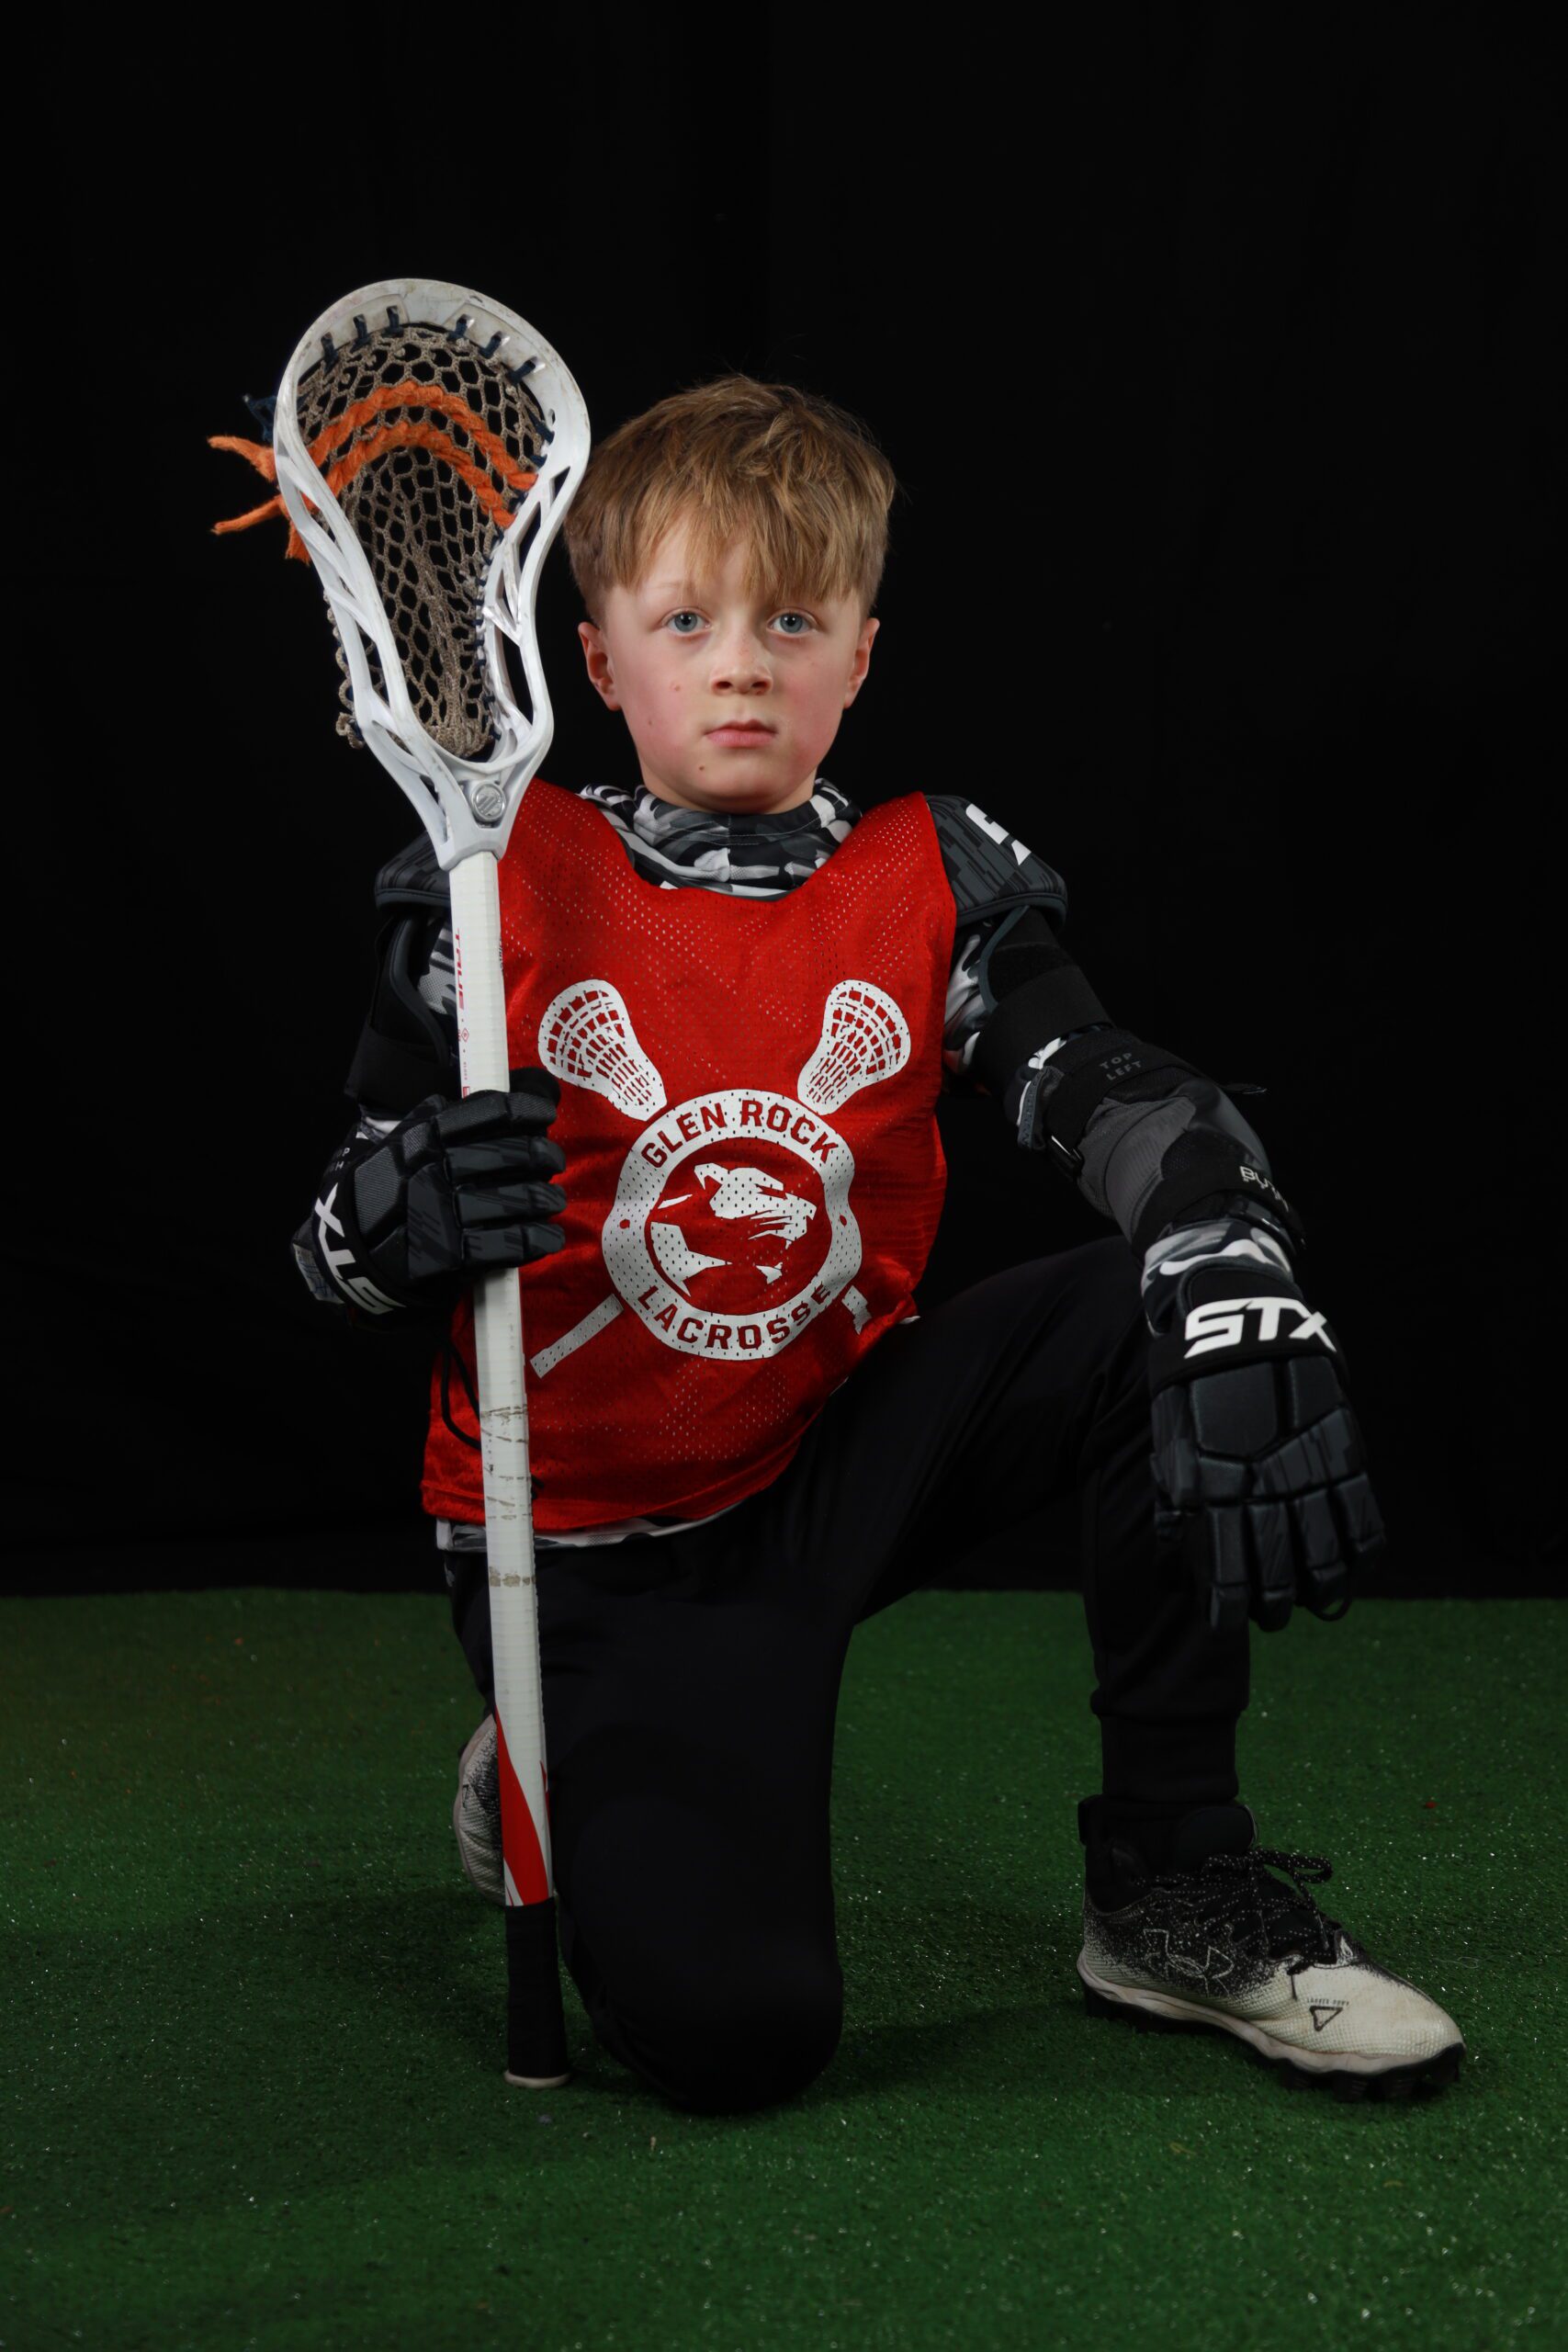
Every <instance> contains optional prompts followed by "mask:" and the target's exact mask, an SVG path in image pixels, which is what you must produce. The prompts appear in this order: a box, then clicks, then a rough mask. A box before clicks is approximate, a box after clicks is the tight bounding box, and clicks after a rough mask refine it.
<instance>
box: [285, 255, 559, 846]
mask: <svg viewBox="0 0 1568 2352" xmlns="http://www.w3.org/2000/svg"><path fill="white" fill-rule="evenodd" d="M588 452H589V431H588V412H587V410H586V408H585V407H584V406H583V402H582V395H581V392H580V391H579V390H578V389H577V386H576V384H575V383H574V382H573V380H572V379H571V376H570V373H569V371H568V369H567V368H566V366H565V364H564V363H563V361H562V360H561V359H560V358H559V356H558V355H557V353H556V352H554V351H552V349H551V348H550V346H549V345H548V344H547V343H546V341H545V340H544V338H543V336H542V335H540V334H536V331H535V330H534V328H532V327H531V326H529V325H528V324H527V323H526V322H525V320H523V319H520V318H519V317H518V316H517V315H516V313H515V311H508V310H503V309H502V305H501V304H500V303H499V302H491V301H489V300H486V298H485V297H484V296H483V295H480V294H475V293H471V292H469V291H468V289H467V288H463V287H460V286H447V285H444V284H441V283H439V282H438V281H436V280H434V279H431V278H420V277H396V278H387V279H385V280H383V281H382V283H381V284H379V285H377V286H365V287H361V288H360V289H359V291H358V292H357V293H355V294H347V295H344V298H343V300H341V301H339V302H334V303H333V307H332V308H331V310H330V311H324V312H323V313H322V315H321V317H320V318H319V319H318V320H317V321H316V322H315V324H314V325H313V326H312V327H311V328H310V331H309V333H308V334H305V335H304V336H303V337H302V338H301V340H300V343H299V348H298V349H297V350H296V352H295V354H294V356H293V357H292V359H290V361H289V363H288V368H287V369H286V370H285V373H284V378H283V382H282V385H281V387H280V388H279V390H278V395H277V406H276V414H275V417H274V422H273V450H272V455H273V458H274V460H275V462H276V479H277V486H278V490H279V492H280V493H281V495H282V498H283V503H284V505H285V507H286V509H287V511H288V518H289V521H290V523H291V525H292V526H293V529H294V531H295V532H296V533H298V535H299V539H300V541H301V542H302V543H303V547H304V550H305V552H306V553H307V554H308V556H309V557H310V561H311V562H312V563H313V564H314V565H315V568H316V573H317V576H318V578H319V579H320V581H321V587H322V589H323V591H324V593H325V595H326V599H327V604H328V605H329V607H330V609H331V613H332V618H333V628H334V630H335V632H336V635H337V639H338V644H339V648H340V655H339V658H340V661H341V662H342V663H343V666H344V671H345V673H346V676H345V687H344V704H345V711H344V718H340V719H339V721H338V724H339V727H340V729H343V730H344V732H345V733H347V734H349V736H350V738H351V740H355V739H357V740H360V741H364V742H366V743H368V744H369V746H370V748H371V750H372V751H373V752H375V754H376V756H377V758H378V760H379V761H380V762H381V763H382V765H383V766H384V767H385V768H387V769H388V770H389V772H390V773H391V775H394V776H395V777H396V778H397V780H398V782H399V784H400V786H402V788H403V790H404V792H406V793H407V795H408V797H409V798H410V799H411V800H412V803H413V805H414V807H415V808H416V809H418V811H419V814H420V819H421V820H422V822H423V825H424V827H425V830H426V831H427V832H428V833H429V835H430V839H431V842H432V844H433V846H434V850H435V854H436V855H437V857H438V858H439V859H440V862H441V865H442V866H443V867H444V868H445V869H447V870H449V869H450V868H451V867H452V866H454V865H456V864H457V862H458V860H459V859H461V858H464V857H468V856H470V855H471V854H473V853H474V852H475V851H476V850H479V849H485V850H489V851H491V853H492V854H494V855H495V856H497V857H500V856H501V855H502V853H503V852H504V850H505V848H506V844H507V841H508V839H509V837H510V835H511V831H512V825H513V819H514V818H515V816H516V813H517V808H518V804H519V802H520V801H521V799H522V797H523V793H524V790H525V787H526V786H527V783H528V780H529V778H530V777H531V776H532V775H534V773H535V772H536V769H537V767H538V765H539V763H540V762H541V761H542V760H543V758H544V756H545V753H546V752H547V750H548V749H549V742H550V735H551V731H552V727H553V720H552V716H551V711H550V703H549V695H548V693H547V689H546V685H545V676H544V671H543V669H542V667H541V665H540V662H539V655H538V648H537V646H536V642H535V636H534V608H535V602H536V596H537V594H538V580H539V569H540V566H541V565H542V563H543V561H544V559H545V555H546V553H547V549H548V548H549V545H550V542H551V540H552V539H553V538H554V537H555V535H556V533H557V531H558V529H559V528H560V526H561V523H562V521H563V520H564V518H565V515H566V510H567V508H568V506H569V505H570V503H571V499H572V495H573V492H575V491H576V488H577V485H578V483H579V481H581V477H582V471H583V468H584V467H585V465H586V464H587V461H588Z"/></svg>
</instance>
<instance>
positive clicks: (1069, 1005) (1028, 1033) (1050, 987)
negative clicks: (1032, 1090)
mask: <svg viewBox="0 0 1568 2352" xmlns="http://www.w3.org/2000/svg"><path fill="white" fill-rule="evenodd" d="M1035 953H1036V955H1038V956H1050V957H1051V958H1052V959H1053V960H1052V962H1051V963H1050V965H1049V967H1048V968H1046V969H1045V970H1043V971H1041V972H1039V973H1037V974H1036V976H1035V978H1033V979H1031V980H1025V981H1024V983H1023V986H1022V987H1021V988H1019V989H1014V990H1013V992H1012V994H1011V995H1010V996H1006V997H1004V998H1003V999H1002V1001H1001V1002H1000V1003H999V1004H998V1007H997V1009H996V1011H995V1012H993V1013H992V1015H991V1017H990V1019H989V1020H988V1021H987V1023H986V1025H985V1027H984V1028H983V1029H982V1030H981V1032H980V1035H979V1036H978V1037H977V1038H976V1041H975V1054H974V1061H973V1068H974V1069H975V1070H976V1072H977V1073H978V1075H979V1076H980V1078H981V1079H983V1080H984V1081H985V1084H986V1087H987V1091H989V1092H990V1093H992V1094H995V1095H996V1096H998V1098H1000V1097H1001V1096H1002V1095H1004V1094H1005V1093H1006V1092H1007V1090H1008V1088H1009V1087H1010V1085H1011V1083H1012V1080H1013V1078H1014V1076H1015V1075H1016V1073H1017V1071H1018V1069H1019V1066H1020V1064H1021V1063H1022V1062H1026V1061H1027V1060H1028V1059H1029V1057H1030V1056H1031V1054H1037V1053H1038V1052H1039V1051H1040V1048H1041V1046H1048V1045H1049V1044H1050V1043H1051V1040H1052V1038H1053V1037H1065V1036H1066V1035H1067V1032H1068V1031H1069V1030H1071V1029H1087V1028H1089V1026H1090V1025H1091V1023H1094V1022H1097V1021H1109V1020H1110V1018H1111V1015H1110V1014H1109V1013H1108V1012H1106V1010H1105V1007H1104V1006H1103V1005H1102V1004H1101V1003H1100V999H1099V998H1098V997H1097V996H1096V994H1095V992H1094V990H1093V989H1092V988H1091V987H1090V986H1089V981H1088V980H1087V979H1086V978H1084V975H1083V974H1082V972H1081V971H1080V970H1079V969H1078V967H1077V964H1075V963H1074V961H1073V959H1072V957H1071V956H1069V955H1068V954H1067V951H1066V948H1065V947H1055V946H1053V947H1050V948H1038V949H1036V950H1035ZM1053 1058H1055V1057H1053Z"/></svg>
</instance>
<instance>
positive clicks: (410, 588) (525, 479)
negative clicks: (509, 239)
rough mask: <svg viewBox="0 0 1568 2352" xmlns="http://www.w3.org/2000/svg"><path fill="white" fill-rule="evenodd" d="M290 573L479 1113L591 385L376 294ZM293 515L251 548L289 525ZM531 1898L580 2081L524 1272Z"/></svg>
mask: <svg viewBox="0 0 1568 2352" xmlns="http://www.w3.org/2000/svg"><path fill="white" fill-rule="evenodd" d="M220 446H228V447H240V448H241V450H242V452H243V454H244V455H245V456H247V457H248V458H250V459H251V461H252V463H253V464H254V465H255V466H256V468H257V470H258V471H260V472H262V473H263V474H265V475H266V476H267V478H268V479H270V480H274V481H276V484H277V488H278V492H279V500H280V502H281V511H283V512H286V513H287V515H288V522H289V526H290V530H289V549H290V552H300V553H303V554H304V555H305V556H307V557H308V558H309V559H310V561H311V563H313V564H314V566H315V568H316V572H317V576H318V578H319V580H320V582H321V588H322V591H323V593H324V594H325V596H326V599H327V604H328V606H329V609H330V612H331V615H332V620H333V628H334V631H335V633H336V636H337V640H338V646H339V660H340V664H341V666H342V667H343V668H344V672H345V683H344V716H343V717H342V718H340V719H339V722H338V724H339V727H340V729H344V731H347V732H349V733H350V735H351V740H355V739H357V740H358V741H363V742H366V743H368V744H369V746H370V748H371V750H372V751H373V752H375V753H376V755H377V757H378V760H379V761H380V762H381V763H382V765H383V766H385V767H386V768H387V769H388V770H389V773H390V774H391V775H393V776H395V777H396V779H397V781H398V783H399V784H400V786H401V787H402V789H403V791H404V792H405V793H406V794H407V795H408V797H409V798H410V800H411V801H412V804H413V806H414V808H415V809H417V810H418V812H419V816H420V820H421V822H422V823H423V825H424V827H425V830H426V831H427V832H428V833H429V836H430V840H431V842H432V845H433V847H434V851H435V854H436V855H437V857H438V858H439V860H440V862H441V865H442V866H443V868H444V869H445V870H446V875H447V878H448V883H449V886H450V889H451V900H452V930H453V939H454V961H455V964H456V967H457V1035H458V1045H459V1051H460V1055H461V1070H462V1085H463V1091H464V1093H465V1094H470V1093H473V1092H475V1091H477V1090H479V1089H481V1088H494V1089H496V1090H497V1091H505V1090H506V1088H507V1086H508V1085H509V1083H510V1076H509V1056H508V1051H507V1038H506V1007H505V995H504V989H503V983H502V964H501V922H500V900H499V893H498V888H497V860H498V859H499V858H500V857H501V856H502V854H503V853H504V851H505V848H506V844H507V842H508V840H509V838H510V836H511V831H512V826H513V820H514V819H515V817H516V813H517V809H518V806H519V804H520V803H521V800H522V797H523V794H524V792H525V789H526V787H527V785H528V783H529V780H530V778H531V777H532V776H533V775H535V774H536V770H537V769H538V766H539V763H540V762H541V761H542V760H543V758H544V756H545V753H546V752H547V749H548V747H549V741H550V735H551V731H552V718H551V712H550V704H549V696H548V694H547V690H546V685H545V679H544V673H543V670H542V667H541V665H540V662H539V655H538V648H537V644H536V637H535V628H534V611H535V603H536V595H537V590H538V576H539V570H540V566H541V564H542V562H543V560H544V557H545V554H546V552H547V549H548V548H549V546H550V544H551V542H552V541H553V539H554V537H555V535H556V533H557V531H558V529H559V527H560V525H561V523H562V521H563V519H564V517H565V515H566V510H567V507H568V506H569V504H570V501H571V498H572V495H573V492H575V490H576V488H577V485H578V482H579V481H581V475H582V469H583V468H584V466H585V465H586V463H587V459H588V451H589V428H588V414H587V411H586V409H585V407H584V405H583V401H582V396H581V393H580V391H579V390H578V388H577V386H576V384H575V382H574V381H573V380H572V378H571V376H570V372H569V370H568V369H567V368H566V366H565V364H564V363H563V362H562V360H561V359H560V358H559V356H558V354H557V353H556V352H554V351H553V350H552V349H551V348H550V346H549V345H548V344H547V343H546V342H545V341H544V339H543V337H542V336H540V335H539V334H536V331H535V330H534V329H533V328H532V327H531V326H529V325H528V324H527V323H526V322H525V321H524V320H522V319H520V318H519V317H517V315H516V314H515V313H514V312H513V311H508V310H505V309H503V308H502V305H501V304H499V303H496V302H492V301H489V300H486V299H485V298H484V297H483V296H481V295H479V294H476V293H473V292H471V291H469V290H468V289H467V288H462V287H457V286H450V285H446V284H442V283H439V282H436V281H434V280H429V279H422V278H397V279H389V280H387V281H385V282H384V283H382V284H380V285H378V286H368V287H364V288H360V290H359V291H358V292H357V293H354V294H350V295H347V296H345V297H344V300H342V301H340V302H337V303H334V304H333V308H332V309H331V310H330V311H326V312H324V313H323V315H322V316H321V318H319V319H318V320H317V321H316V322H315V324H314V325H313V326H312V327H311V328H310V331H309V333H308V334H306V335H305V336H304V337H303V338H302V339H301V341H300V343H299V347H298V349H297V350H296V352H295V354H294V356H293V358H292V359H291V360H290V361H289V364H288V368H287V370H286V371H285V374H284V378H283V382H282V385H281V387H280V389H279V391H278V395H277V402H276V412H275V415H274V421H273V443H272V447H271V448H270V449H266V448H265V447H258V446H256V445H250V444H235V443H232V442H230V443H225V444H220ZM279 500H274V501H269V502H268V503H266V504H265V505H264V506H261V507H258V508H256V509H254V511H253V513H252V514H250V515H243V516H240V517H238V518H237V519H236V521H235V523H234V524H231V525H230V526H220V527H229V528H239V527H243V526H246V525H248V524H250V523H254V522H257V521H259V520H261V519H262V517H263V516H265V515H268V514H271V513H275V512H277V511H279ZM474 1329H475V1352H476V1359H477V1361H476V1371H477V1374H478V1388H479V1432H480V1441H481V1452H482V1460H483V1473H484V1501H485V1549H486V1553H487V1555H488V1563H489V1580H490V1603H491V1643H492V1649H493V1654H494V1665H495V1697H496V1746H497V1756H498V1762H499V1765H500V1779H501V1801H502V1862H503V1872H502V1874H503V1880H504V1884H505V1894H506V1944H507V1976H508V2030H507V2069H506V2071H507V2076H508V2079H509V2080H510V2081H513V2082H517V2083H523V2084H526V2085H528V2086H530V2087H542V2086H547V2085H552V2086H553V2085H554V2084H556V2083H558V2082H559V2081H561V2080H563V2079H564V2077H565V2073H566V2037H565V2028H564V2023H563V2020H562V2017H561V2004H560V1981H559V1973H558V1961H557V1955H556V1936H555V1917H554V1904H553V1882H552V1877H551V1871H550V1842H549V1821H548V1812H547V1779H546V1770H545V1741H544V1711H543V1704H542V1699H541V1692H540V1677H539V1638H538V1617H537V1609H536V1595H535V1586H534V1531H533V1513H532V1508H531V1496H530V1487H529V1478H528V1419H527V1397H526V1391H525V1385H524V1382H525V1375H524V1342H523V1314H522V1299H521V1294H520V1291H519V1286H518V1280H517V1275H516V1273H515V1272H502V1273H498V1274H495V1275H492V1276H490V1277H487V1278H486V1280H484V1281H483V1282H482V1283H479V1284H477V1285H476V1287H475V1292H474Z"/></svg>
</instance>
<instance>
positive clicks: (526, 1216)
mask: <svg viewBox="0 0 1568 2352" xmlns="http://www.w3.org/2000/svg"><path fill="white" fill-rule="evenodd" d="M510 1076H511V1080H512V1089H511V1091H510V1092H509V1093H506V1094H502V1093H499V1092H496V1091H491V1090H489V1089H486V1090H484V1091H480V1092H478V1093H475V1094H469V1095H467V1096H465V1097H464V1099H463V1101H462V1102H460V1103H453V1102H449V1101H448V1100H447V1099H446V1096H445V1095H441V1094H427V1095H426V1096H425V1098H424V1100H423V1103H416V1104H415V1105H414V1107H413V1109H412V1111H411V1112H410V1113H409V1114H408V1116H407V1118H406V1119H403V1120H400V1122H399V1124H398V1125H397V1126H395V1127H394V1128H393V1129H392V1131H391V1133H390V1134H389V1135H387V1136H383V1137H382V1139H381V1141H380V1142H379V1143H378V1144H376V1145H374V1146H373V1147H372V1148H370V1149H368V1150H367V1151H366V1152H365V1153H364V1154H363V1155H362V1156H360V1157H358V1158H356V1159H355V1162H354V1165H353V1168H352V1170H351V1171H349V1173H348V1175H347V1177H346V1179H345V1180H344V1182H340V1184H339V1187H338V1200H337V1214H338V1216H340V1217H341V1219H342V1222H343V1226H344V1233H345V1236H346V1238H347V1240H348V1243H349V1246H350V1248H351V1249H352V1250H353V1251H354V1254H355V1258H356V1259H357V1260H358V1261H359V1262H360V1264H361V1265H362V1266H363V1267H364V1268H365V1270H366V1272H368V1273H370V1274H371V1275H372V1276H373V1278H374V1280H375V1282H376V1283H378V1286H379V1287H380V1288H381V1289H382V1290H384V1291H385V1292H386V1293H387V1295H389V1297H391V1298H395V1299H397V1300H398V1301H399V1302H400V1305H403V1306H433V1305H438V1304H445V1303H446V1302H447V1301H448V1300H449V1299H450V1298H452V1297H453V1296H454V1295H455V1294H456V1290H457V1287H458V1286H459V1285H461V1284H464V1283H474V1282H479V1281H480V1280H482V1278H483V1277H484V1276H485V1275H486V1274H490V1273H493V1272H495V1271H496V1269H497V1267H501V1266H525V1265H527V1264H528V1263H529V1261H531V1260H532V1259H535V1258H542V1257H546V1256H547V1255H548V1254H549V1253H550V1252H551V1251H553V1250H559V1249H561V1248H563V1247H564V1245H565V1242H566V1236H565V1234H564V1233H563V1232H562V1231H561V1229H560V1227H559V1226H558V1225H554V1224H551V1223H549V1222H548V1220H549V1219H551V1218H553V1217H556V1216H558V1215H559V1214H560V1212H561V1210H562V1209H564V1208H565V1206H566V1194H565V1193H564V1192H563V1191H562V1190H561V1188H560V1186H559V1185H558V1184H553V1183H551V1182H549V1181H548V1180H549V1179H550V1178H551V1177H552V1176H558V1175H559V1174H560V1173H561V1171H562V1170H563V1169H564V1168H565V1166H566V1154H565V1153H564V1152H563V1151H562V1149H561V1148H560V1146H559V1144H558V1143H556V1142H554V1141H553V1140H552V1139H551V1138H550V1136H548V1135H547V1133H546V1130H547V1127H548V1126H549V1125H550V1122H551V1121H552V1119H553V1118H554V1117H555V1115H556V1112H557V1110H558V1107H559V1103H560V1085H559V1082H558V1080H556V1079H554V1078H553V1077H552V1076H551V1075H550V1073H549V1071H548V1070H543V1069H514V1070H513V1071H512V1072H511V1073H510Z"/></svg>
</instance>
